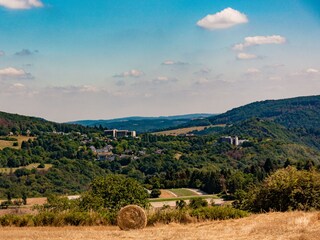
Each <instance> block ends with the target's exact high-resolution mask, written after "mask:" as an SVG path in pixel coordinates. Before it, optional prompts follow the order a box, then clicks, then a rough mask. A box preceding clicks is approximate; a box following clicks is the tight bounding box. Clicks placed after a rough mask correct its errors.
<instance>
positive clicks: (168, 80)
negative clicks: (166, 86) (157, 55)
mask: <svg viewBox="0 0 320 240" xmlns="http://www.w3.org/2000/svg"><path fill="white" fill-rule="evenodd" d="M177 81H178V79H176V78H169V77H165V76H160V77H157V78H156V79H153V81H152V82H153V83H156V84H162V83H173V82H177Z"/></svg>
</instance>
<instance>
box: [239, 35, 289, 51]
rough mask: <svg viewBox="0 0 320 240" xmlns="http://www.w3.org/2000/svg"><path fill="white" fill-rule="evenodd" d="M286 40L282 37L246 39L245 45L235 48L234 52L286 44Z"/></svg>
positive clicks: (241, 44)
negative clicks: (248, 48) (258, 46)
mask: <svg viewBox="0 0 320 240" xmlns="http://www.w3.org/2000/svg"><path fill="white" fill-rule="evenodd" d="M286 41H287V40H286V38H285V37H282V36H280V35H272V36H254V37H246V38H245V39H244V42H243V43H239V44H236V45H234V46H233V50H237V51H243V50H244V49H245V48H247V47H250V46H256V45H265V44H284V43H285V42H286Z"/></svg>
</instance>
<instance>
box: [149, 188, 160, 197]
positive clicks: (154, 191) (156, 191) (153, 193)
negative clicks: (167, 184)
mask: <svg viewBox="0 0 320 240" xmlns="http://www.w3.org/2000/svg"><path fill="white" fill-rule="evenodd" d="M160 195H161V191H160V190H159V189H152V191H151V193H150V197H151V198H158V197H159V196H160Z"/></svg>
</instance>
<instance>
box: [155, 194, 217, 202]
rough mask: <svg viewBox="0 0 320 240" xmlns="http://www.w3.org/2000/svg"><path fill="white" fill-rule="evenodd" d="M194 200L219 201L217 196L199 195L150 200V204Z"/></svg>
mask: <svg viewBox="0 0 320 240" xmlns="http://www.w3.org/2000/svg"><path fill="white" fill-rule="evenodd" d="M193 198H202V199H209V198H211V199H219V197H218V196H217V195H200V196H199V195H197V196H185V197H176V198H153V199H149V201H150V202H168V201H178V200H190V199H193Z"/></svg>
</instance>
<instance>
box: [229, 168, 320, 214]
mask: <svg viewBox="0 0 320 240" xmlns="http://www.w3.org/2000/svg"><path fill="white" fill-rule="evenodd" d="M235 206H237V207H239V208H242V209H245V210H249V211H252V212H261V211H270V210H275V211H288V210H310V209H320V173H318V172H315V171H311V172H310V171H304V170H303V171H298V170H297V169H295V168H293V167H288V168H286V169H281V170H278V171H276V172H275V173H274V174H272V175H271V176H269V177H268V178H266V179H265V180H264V182H263V183H262V184H261V185H258V186H253V187H252V188H251V190H249V192H248V193H247V194H243V193H241V194H238V200H237V201H236V202H235Z"/></svg>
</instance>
